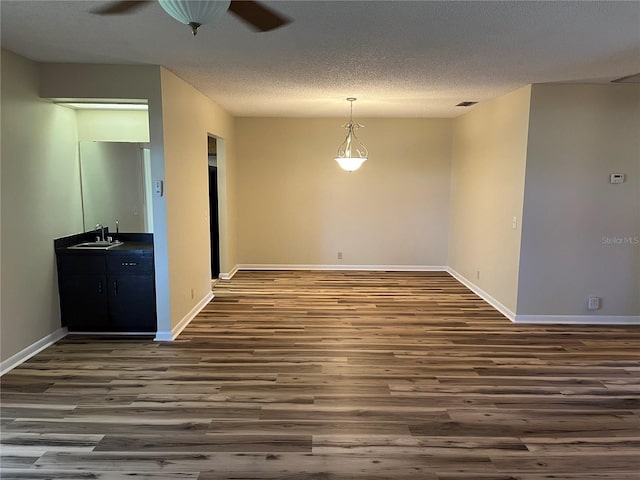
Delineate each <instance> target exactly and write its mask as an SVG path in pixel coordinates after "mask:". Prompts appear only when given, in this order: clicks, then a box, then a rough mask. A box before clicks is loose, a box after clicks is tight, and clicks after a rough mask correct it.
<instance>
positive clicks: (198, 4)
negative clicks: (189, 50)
mask: <svg viewBox="0 0 640 480" xmlns="http://www.w3.org/2000/svg"><path fill="white" fill-rule="evenodd" d="M158 3H159V4H160V6H161V7H162V9H163V10H164V11H165V12H167V13H168V14H169V15H171V16H172V17H173V18H175V19H176V20H178V21H179V22H180V23H184V24H185V25H190V26H191V27H192V28H193V31H194V33H193V34H194V35H195V31H196V30H197V28H198V27H199V26H200V25H205V24H207V23H210V22H211V21H213V20H215V19H216V18H217V17H219V16H221V15H222V14H223V13H224V12H226V11H227V10H228V9H229V5H230V4H231V1H230V0H158ZM194 25H197V26H195V27H194Z"/></svg>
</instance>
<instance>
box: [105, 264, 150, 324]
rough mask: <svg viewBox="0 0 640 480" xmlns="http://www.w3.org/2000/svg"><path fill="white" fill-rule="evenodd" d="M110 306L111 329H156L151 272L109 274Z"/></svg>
mask: <svg viewBox="0 0 640 480" xmlns="http://www.w3.org/2000/svg"><path fill="white" fill-rule="evenodd" d="M109 309H110V312H111V325H110V329H111V330H112V331H116V332H155V331H156V300H155V288H154V282H153V275H110V276H109Z"/></svg>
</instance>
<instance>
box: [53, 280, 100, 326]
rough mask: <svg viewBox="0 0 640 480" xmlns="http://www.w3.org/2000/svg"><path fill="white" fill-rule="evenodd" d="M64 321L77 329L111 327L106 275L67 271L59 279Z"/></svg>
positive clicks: (64, 323)
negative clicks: (67, 273) (66, 273)
mask: <svg viewBox="0 0 640 480" xmlns="http://www.w3.org/2000/svg"><path fill="white" fill-rule="evenodd" d="M60 287H61V288H60V303H61V307H62V308H61V311H62V324H63V325H64V326H66V327H68V328H69V330H70V331H72V332H73V331H75V332H104V331H107V330H108V329H109V320H108V310H107V280H106V276H105V275H65V276H63V278H61V281H60Z"/></svg>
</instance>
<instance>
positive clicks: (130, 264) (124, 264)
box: [120, 262, 138, 267]
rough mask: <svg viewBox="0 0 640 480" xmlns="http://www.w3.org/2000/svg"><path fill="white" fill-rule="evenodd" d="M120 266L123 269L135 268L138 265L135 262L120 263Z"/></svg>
mask: <svg viewBox="0 0 640 480" xmlns="http://www.w3.org/2000/svg"><path fill="white" fill-rule="evenodd" d="M120 265H121V266H123V267H135V266H136V265H138V264H137V263H136V262H122V263H121V264H120Z"/></svg>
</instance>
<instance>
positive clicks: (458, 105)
mask: <svg viewBox="0 0 640 480" xmlns="http://www.w3.org/2000/svg"><path fill="white" fill-rule="evenodd" d="M476 103H478V102H460V103H459V104H457V105H456V107H470V106H472V105H475V104H476Z"/></svg>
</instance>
